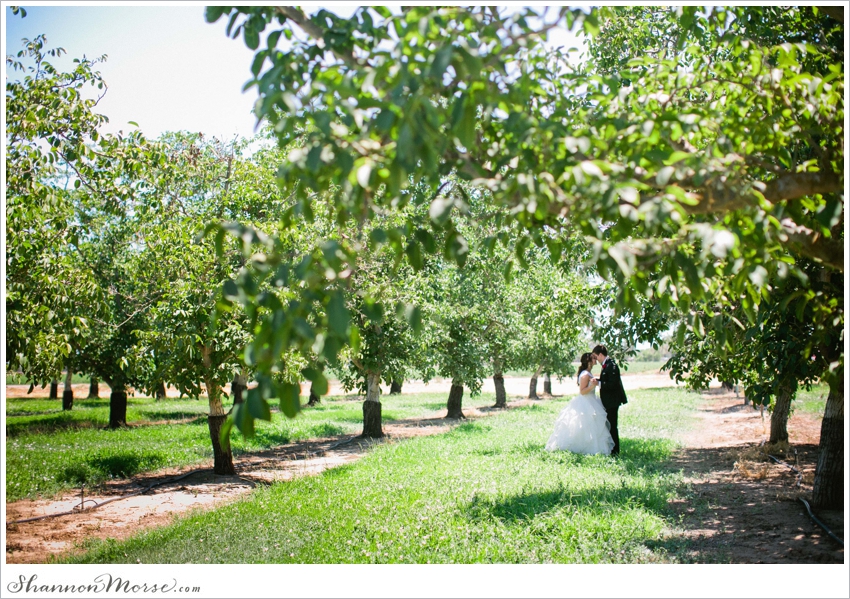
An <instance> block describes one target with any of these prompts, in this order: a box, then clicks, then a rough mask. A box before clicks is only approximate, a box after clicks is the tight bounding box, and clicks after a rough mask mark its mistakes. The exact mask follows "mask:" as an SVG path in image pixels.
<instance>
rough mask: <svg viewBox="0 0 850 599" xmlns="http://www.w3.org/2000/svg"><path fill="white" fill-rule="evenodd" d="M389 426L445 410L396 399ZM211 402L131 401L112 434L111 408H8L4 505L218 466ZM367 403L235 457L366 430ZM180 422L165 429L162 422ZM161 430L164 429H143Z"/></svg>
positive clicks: (10, 403) (104, 402)
mask: <svg viewBox="0 0 850 599" xmlns="http://www.w3.org/2000/svg"><path fill="white" fill-rule="evenodd" d="M494 402H495V400H494V399H493V397H492V396H486V395H484V396H480V397H477V398H475V399H470V398H468V397H467V398H465V401H464V405H467V406H471V405H476V406H481V405H492V404H493V403H494ZM381 403H382V407H383V410H382V412H383V418H384V420H396V419H404V418H414V417H421V416H423V415H426V414H428V413H430V412H432V411H435V410H441V409H445V404H446V396H445V394H440V393H437V394H435V393H431V394H422V395H400V396H399V395H391V396H384V397H382V400H381ZM207 410H208V404H207V401H206V399H205V398H202V399H201V401H195V400H167V401H154V400H153V399H150V398H145V397H141V398H140V397H133V398H129V399H128V401H127V422H128V424H130V428H127V429H119V430H107V429H106V428H105V427H106V425H107V424H108V422H109V400H108V399H97V400H77V401H75V402H74V409H73V410H71V411H70V412H63V411H62V409H61V404H60V402H57V401H56V400H46V399H7V401H6V414H7V418H6V501H15V500H17V499H22V498H26V497H30V498H34V497H39V496H45V497H51V496H55V495H56V494H57V493H60V492H62V491H64V490H67V489H71V488H79V487H80V485H82V484H83V483H85V484H86V485H87V486H89V487H91V486H93V485H97V484H100V483H103V482H104V481H106V480H109V479H112V478H126V477H129V476H133V475H136V474H139V473H141V472H150V471H152V470H157V469H159V468H164V467H169V466H184V465H190V464H196V463H199V462H203V461H208V460H211V459H212V446H211V444H210V439H209V431H208V428H207V421H206V414H207ZM362 410H363V408H362V402H361V401H359V400H358V399H356V398H354V399H351V400H346V399H345V398H334V397H330V398H324V400H323V402H322V403H321V404H319V405H318V406H316V407H313V408H305V409H304V410H303V411H302V412H301V413H300V414H299V415H298V416H297V417H296V418H295V419H292V420H290V419H288V418H285V417H284V416H283V415H282V414H280V413H275V414H274V415H273V417H272V421H271V422H258V423H257V424H258V426H257V433H256V436H255V437H254V438H252V439H249V440H246V439H244V438H242V436H241V435H238V434H234V435H233V442H232V446H233V452H234V455H237V456H238V455H240V454H243V453H245V452H249V451H256V450H262V449H267V448H270V447H275V446H278V445H283V444H286V443H290V442H294V441H302V440H305V439H312V438H317V437H328V436H334V435H339V434H345V433H355V432H359V431H360V430H362V422H363V411H362ZM169 420H178V421H180V422H176V423H167V422H164V421H169ZM149 422H159V424H140V423H149Z"/></svg>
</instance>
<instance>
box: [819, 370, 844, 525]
mask: <svg viewBox="0 0 850 599" xmlns="http://www.w3.org/2000/svg"><path fill="white" fill-rule="evenodd" d="M843 385H844V381H843V380H841V381H839V383H838V385H836V387H835V390H834V391H833V390H832V389H830V391H829V396H828V397H827V399H826V408H825V409H824V413H823V421H822V422H821V428H820V448H819V449H818V464H817V466H816V467H815V483H814V490H813V491H812V504H813V506H814V507H816V508H820V509H842V508H843V507H844V387H843Z"/></svg>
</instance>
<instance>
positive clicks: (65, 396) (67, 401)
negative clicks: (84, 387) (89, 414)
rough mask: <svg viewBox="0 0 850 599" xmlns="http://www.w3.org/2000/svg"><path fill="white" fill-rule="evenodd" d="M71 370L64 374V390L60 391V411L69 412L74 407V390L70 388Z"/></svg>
mask: <svg viewBox="0 0 850 599" xmlns="http://www.w3.org/2000/svg"><path fill="white" fill-rule="evenodd" d="M71 376H72V373H71V369H70V368H68V370H67V372H66V373H65V388H64V389H63V390H62V409H63V410H66V411H67V410H70V409H71V408H73V407H74V390H73V389H72V388H71Z"/></svg>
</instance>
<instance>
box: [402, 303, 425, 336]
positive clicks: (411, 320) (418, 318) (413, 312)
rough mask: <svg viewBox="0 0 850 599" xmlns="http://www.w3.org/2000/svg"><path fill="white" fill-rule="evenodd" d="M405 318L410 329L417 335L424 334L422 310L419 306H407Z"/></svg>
mask: <svg viewBox="0 0 850 599" xmlns="http://www.w3.org/2000/svg"><path fill="white" fill-rule="evenodd" d="M404 316H405V318H406V319H407V322H408V324H409V325H410V328H412V329H413V330H414V331H415V332H416V333H420V332H422V309H421V308H420V307H419V306H407V308H406V309H405V311H404Z"/></svg>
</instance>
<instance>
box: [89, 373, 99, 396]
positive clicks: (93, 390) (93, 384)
mask: <svg viewBox="0 0 850 599" xmlns="http://www.w3.org/2000/svg"><path fill="white" fill-rule="evenodd" d="M98 397H100V385H98V382H97V379H96V378H95V377H91V380H90V381H89V396H88V398H87V399H97V398H98Z"/></svg>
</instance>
